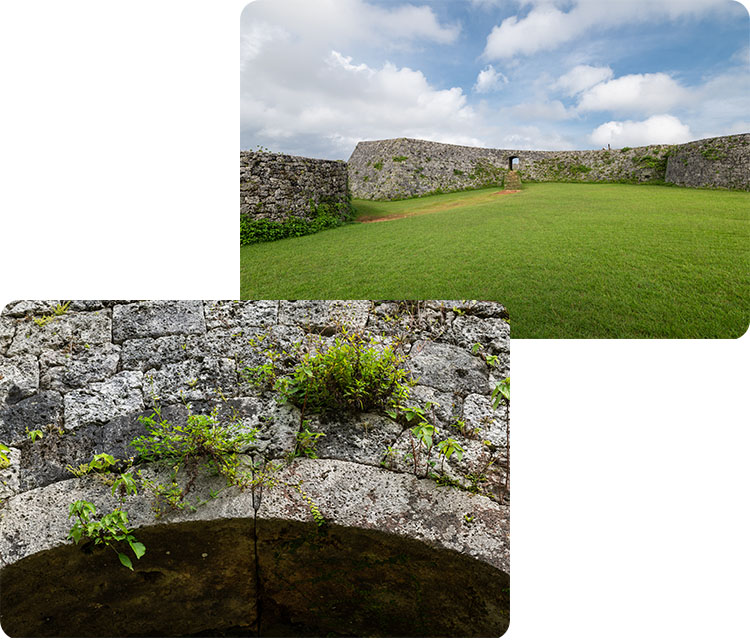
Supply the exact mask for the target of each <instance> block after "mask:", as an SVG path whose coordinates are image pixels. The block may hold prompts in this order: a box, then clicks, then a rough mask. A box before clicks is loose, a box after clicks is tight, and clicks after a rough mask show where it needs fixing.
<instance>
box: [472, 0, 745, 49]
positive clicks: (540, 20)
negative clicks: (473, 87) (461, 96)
mask: <svg viewBox="0 0 750 640" xmlns="http://www.w3.org/2000/svg"><path fill="white" fill-rule="evenodd" d="M521 4H522V5H532V8H531V10H530V11H529V12H528V13H527V14H526V15H525V16H524V17H522V18H519V17H518V16H517V15H516V16H511V17H509V18H506V19H505V20H503V21H502V23H501V24H500V25H498V26H495V27H494V28H493V29H492V31H491V32H490V34H489V36H487V44H486V46H485V49H484V54H483V55H484V57H485V58H486V59H488V60H501V59H506V58H513V57H515V56H518V55H519V54H526V55H529V54H532V53H536V52H537V51H547V50H551V49H555V48H556V47H558V46H559V45H561V44H563V43H565V42H568V41H570V40H573V39H574V38H577V37H579V36H581V35H583V34H584V33H591V30H592V29H595V28H600V29H604V28H609V27H614V26H620V25H623V24H627V23H636V24H637V23H639V22H652V21H654V20H659V19H664V18H670V19H673V18H677V17H680V16H686V15H700V14H701V13H703V12H706V11H709V10H714V9H717V8H723V9H725V10H726V9H727V6H728V5H731V3H729V2H727V0H659V1H658V2H654V0H609V1H607V2H602V0H574V1H573V2H572V3H571V2H570V1H569V0H559V1H558V2H551V1H550V0H526V1H524V2H522V3H521ZM571 5H572V6H571ZM558 6H559V7H560V8H558ZM561 9H562V10H561ZM565 9H569V10H567V11H566V10H565Z"/></svg>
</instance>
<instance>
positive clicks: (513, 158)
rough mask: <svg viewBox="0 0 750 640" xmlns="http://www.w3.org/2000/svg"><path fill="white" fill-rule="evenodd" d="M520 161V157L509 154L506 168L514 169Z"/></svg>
mask: <svg viewBox="0 0 750 640" xmlns="http://www.w3.org/2000/svg"><path fill="white" fill-rule="evenodd" d="M519 163H520V159H519V157H518V156H511V157H510V158H508V169H510V170H511V171H516V170H517V169H518V165H519Z"/></svg>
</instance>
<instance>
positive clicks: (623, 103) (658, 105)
mask: <svg viewBox="0 0 750 640" xmlns="http://www.w3.org/2000/svg"><path fill="white" fill-rule="evenodd" d="M689 99H690V94H689V92H688V91H687V90H686V89H685V88H684V87H682V86H681V85H680V84H678V83H677V82H676V81H675V80H673V79H672V78H671V77H670V76H668V75H667V74H666V73H642V74H641V73H635V74H631V75H627V76H621V77H619V78H615V79H614V80H609V81H607V82H601V83H599V84H597V85H595V86H593V87H591V88H590V89H587V90H586V91H585V92H584V93H583V94H582V95H581V100H580V102H579V103H578V110H579V111H582V112H584V111H615V112H630V113H660V112H661V113H663V112H664V111H667V110H669V109H671V108H672V107H674V106H676V105H681V104H685V103H686V102H687V101H688V100H689Z"/></svg>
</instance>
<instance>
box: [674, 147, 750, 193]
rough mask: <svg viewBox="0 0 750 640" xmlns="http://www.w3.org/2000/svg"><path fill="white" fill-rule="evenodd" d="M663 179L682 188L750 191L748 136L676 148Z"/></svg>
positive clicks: (749, 148)
mask: <svg viewBox="0 0 750 640" xmlns="http://www.w3.org/2000/svg"><path fill="white" fill-rule="evenodd" d="M666 180H667V182H672V183H674V184H677V185H680V186H682V187H714V188H724V189H740V190H744V191H747V190H750V133H742V134H739V135H736V136H724V137H720V138H705V139H704V140H696V141H695V142H688V143H687V144H681V145H677V146H675V147H674V149H673V151H672V153H671V155H670V157H669V163H668V165H667V175H666Z"/></svg>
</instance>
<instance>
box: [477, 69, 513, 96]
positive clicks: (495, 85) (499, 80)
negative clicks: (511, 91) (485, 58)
mask: <svg viewBox="0 0 750 640" xmlns="http://www.w3.org/2000/svg"><path fill="white" fill-rule="evenodd" d="M507 83H508V78H506V77H505V76H504V75H503V74H502V73H500V72H499V71H495V68H494V67H493V66H492V65H491V64H489V65H487V66H486V67H485V68H484V69H482V70H481V71H480V72H479V75H477V81H476V83H475V84H474V91H475V92H476V93H490V92H491V91H497V90H498V89H499V88H500V87H502V86H503V85H504V84H507Z"/></svg>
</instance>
